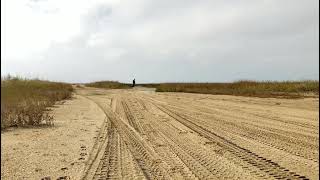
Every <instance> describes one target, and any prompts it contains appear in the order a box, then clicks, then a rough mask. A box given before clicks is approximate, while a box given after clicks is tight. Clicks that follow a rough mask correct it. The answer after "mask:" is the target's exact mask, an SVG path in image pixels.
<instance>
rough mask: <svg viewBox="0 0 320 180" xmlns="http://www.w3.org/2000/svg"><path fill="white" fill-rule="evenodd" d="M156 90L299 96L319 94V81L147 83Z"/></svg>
mask: <svg viewBox="0 0 320 180" xmlns="http://www.w3.org/2000/svg"><path fill="white" fill-rule="evenodd" d="M147 86H148V87H155V88H156V91H157V92H187V93H203V94H220V95H238V96H255V97H282V98H300V97H308V96H310V95H316V96H318V95H319V81H313V80H308V81H237V82H233V83H161V84H148V85H147Z"/></svg>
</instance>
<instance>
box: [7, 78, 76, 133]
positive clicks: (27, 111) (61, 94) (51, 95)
mask: <svg viewBox="0 0 320 180" xmlns="http://www.w3.org/2000/svg"><path fill="white" fill-rule="evenodd" d="M72 91H73V88H72V86H71V85H70V84H66V83H57V82H49V81H41V80H36V79H33V80H30V79H23V78H19V77H10V76H8V77H2V78H1V129H5V128H7V127H11V126H29V125H31V126H35V125H41V124H47V125H52V123H53V122H52V119H53V117H52V116H50V115H49V114H48V107H50V106H52V105H54V104H55V102H56V101H60V100H63V99H68V98H70V97H71V94H72Z"/></svg>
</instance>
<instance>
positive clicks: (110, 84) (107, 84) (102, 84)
mask: <svg viewBox="0 0 320 180" xmlns="http://www.w3.org/2000/svg"><path fill="white" fill-rule="evenodd" d="M85 85H86V86H88V87H96V88H105V89H128V88H130V87H131V85H130V84H125V83H120V82H118V81H98V82H92V83H87V84H85Z"/></svg>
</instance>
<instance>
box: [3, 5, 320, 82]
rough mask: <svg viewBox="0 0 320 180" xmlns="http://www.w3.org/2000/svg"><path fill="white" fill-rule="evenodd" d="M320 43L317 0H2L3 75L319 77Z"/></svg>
mask: <svg viewBox="0 0 320 180" xmlns="http://www.w3.org/2000/svg"><path fill="white" fill-rule="evenodd" d="M318 48H319V1H318V0H305V1H304V0H227V1H226V0H104V1H102V0H1V73H2V75H4V74H7V73H10V74H17V75H22V76H27V77H39V78H43V79H48V80H55V81H66V82H88V81H98V80H119V81H122V82H131V80H132V79H133V78H136V80H137V83H140V82H168V81H170V82H177V81H183V82H186V81H193V82H208V81H210V82H226V81H233V80H239V79H252V80H301V79H319V78H318V76H319V50H318Z"/></svg>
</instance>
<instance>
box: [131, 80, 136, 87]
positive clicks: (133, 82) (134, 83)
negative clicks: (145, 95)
mask: <svg viewBox="0 0 320 180" xmlns="http://www.w3.org/2000/svg"><path fill="white" fill-rule="evenodd" d="M135 85H136V79H133V81H132V87H134V86H135Z"/></svg>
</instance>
